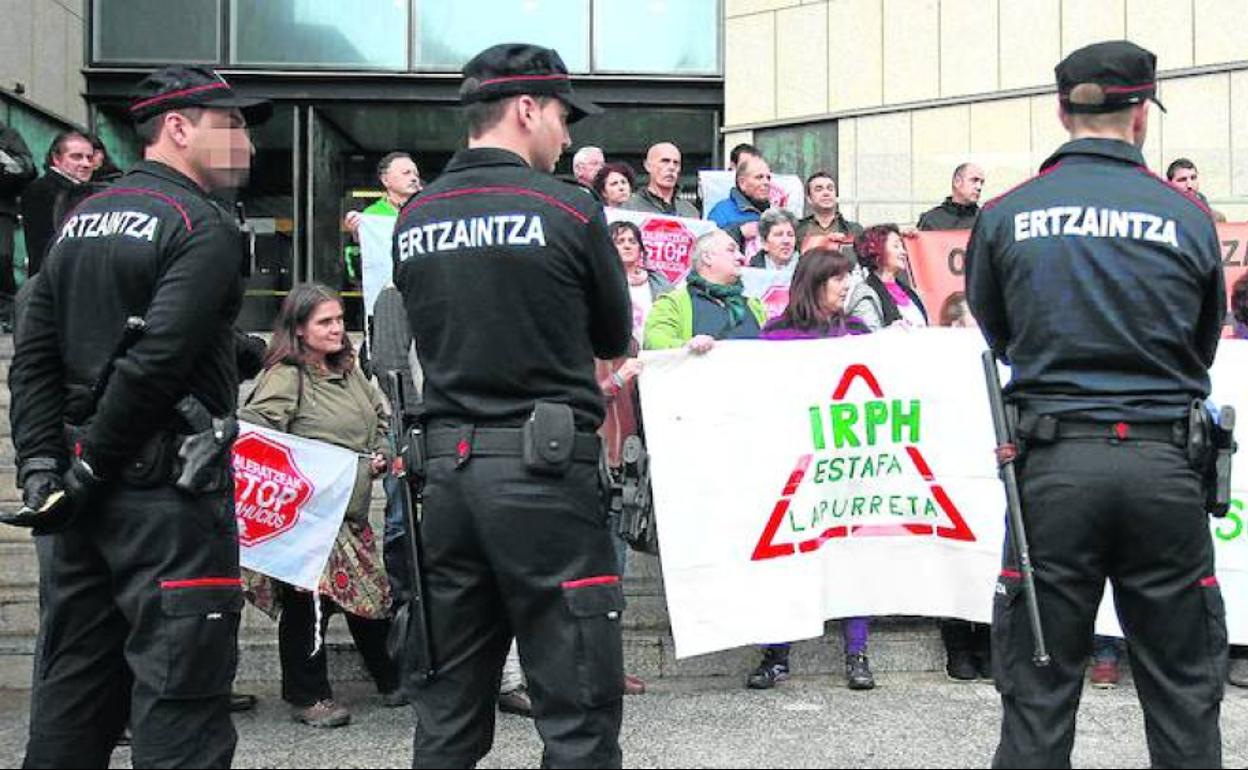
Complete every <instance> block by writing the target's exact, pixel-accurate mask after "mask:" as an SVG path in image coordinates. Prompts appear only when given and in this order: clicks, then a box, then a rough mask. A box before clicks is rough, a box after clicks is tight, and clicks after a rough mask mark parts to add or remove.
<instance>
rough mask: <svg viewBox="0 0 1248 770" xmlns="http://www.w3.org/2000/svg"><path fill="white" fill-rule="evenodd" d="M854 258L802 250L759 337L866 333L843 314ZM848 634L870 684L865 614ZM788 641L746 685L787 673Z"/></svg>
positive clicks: (856, 663) (852, 671) (862, 686)
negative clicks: (778, 309)
mask: <svg viewBox="0 0 1248 770" xmlns="http://www.w3.org/2000/svg"><path fill="white" fill-rule="evenodd" d="M852 269H853V260H852V259H850V258H849V257H848V256H847V255H845V254H842V253H841V252H839V251H830V250H827V249H815V250H814V251H810V252H807V253H806V254H803V255H802V258H801V260H800V261H799V262H798V263H797V269H796V271H795V272H794V273H793V282H792V283H791V284H790V285H789V305H788V307H786V308H785V309H784V312H783V313H781V314H780V315H779V316H777V317H776V318H773V319H772V320H771V321H770V322H768V324H767V326H765V327H764V328H763V333H762V335H761V336H760V339H764V340H798V339H807V340H808V339H823V338H825V337H844V336H846V335H850V334H867V333H869V332H870V331H871V330H870V328H868V327H867V325H866V324H864V323H863V322H862V321H860V320H858V319H857V318H854V317H852V316H846V315H845V297H846V295H847V294H848V292H849V280H850V272H851V271H852ZM841 634H842V635H843V637H844V639H845V682H846V684H847V685H848V686H849V689H851V690H870V689H872V688H873V687H875V677H874V676H873V675H872V674H871V667H870V665H869V664H868V662H867V635H868V620H867V618H845V619H843V620H842V621H841ZM789 647H790V645H789V643H788V642H784V643H781V644H767V645H763V659H762V661H760V662H759V664H758V666H757V668H755V669H754V671H753V672H751V673H750V676H749V678H748V679H747V680H746V683H745V684H746V687H749V688H750V689H752V690H766V689H770V688H772V687H775V686H776V684H777V683H778V682H783V681H784V680H786V679H788V678H789Z"/></svg>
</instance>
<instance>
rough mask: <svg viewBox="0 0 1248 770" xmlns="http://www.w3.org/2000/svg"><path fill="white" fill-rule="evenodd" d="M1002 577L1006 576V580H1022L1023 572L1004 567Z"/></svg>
mask: <svg viewBox="0 0 1248 770" xmlns="http://www.w3.org/2000/svg"><path fill="white" fill-rule="evenodd" d="M1001 577H1003V578H1005V579H1006V580H1022V579H1023V573H1021V572H1019V571H1017V570H1012V569H1003V570H1001Z"/></svg>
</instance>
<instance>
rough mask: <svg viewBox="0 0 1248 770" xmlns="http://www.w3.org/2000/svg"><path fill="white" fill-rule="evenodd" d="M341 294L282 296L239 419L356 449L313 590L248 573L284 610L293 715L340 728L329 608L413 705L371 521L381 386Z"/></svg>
mask: <svg viewBox="0 0 1248 770" xmlns="http://www.w3.org/2000/svg"><path fill="white" fill-rule="evenodd" d="M342 315H343V313H342V301H341V300H340V299H339V298H338V295H337V294H335V293H334V292H333V291H331V290H330V289H329V288H327V287H325V286H321V285H319V284H303V285H299V286H296V287H294V288H293V289H292V290H291V292H290V294H289V295H288V296H287V297H286V301H285V302H283V303H282V309H281V312H280V313H279V314H278V318H277V322H276V324H275V325H274V331H273V338H272V339H271V340H270V342H269V347H268V351H267V353H266V356H265V370H264V373H263V374H262V375H261V376H260V380H259V382H257V384H256V389H255V392H254V393H252V395H251V397H250V398H249V399H248V401H247V403H246V404H245V405H244V406H243V407H242V409H240V410H239V417H240V418H241V419H243V420H246V421H248V422H253V423H256V424H259V425H264V426H267V427H270V428H273V429H275V430H279V431H283V432H286V433H290V434H293V435H296V436H301V437H303V438H309V439H315V440H317V441H324V442H326V443H329V444H335V445H337V446H340V447H344V448H346V449H349V450H351V451H353V452H355V453H356V454H357V455H358V457H359V459H358V467H357V469H356V477H355V487H354V489H353V490H352V493H351V499H350V502H349V503H348V504H347V512H346V516H345V518H344V519H343V523H342V527H341V529H340V530H339V533H338V539H337V540H336V541H335V543H334V548H333V550H332V551H331V553H330V557H329V563H328V564H327V566H326V568H325V572H324V574H323V575H322V577H321V582H320V586H319V587H318V589H317V591H316V593H308V592H307V591H304V590H302V589H297V588H294V587H292V586H290V585H286V584H285V583H280V582H278V581H275V580H272V579H270V578H268V577H265V576H263V575H259V574H256V573H248V574H247V575H246V581H245V582H246V586H247V594H248V598H250V599H251V600H252V602H253V603H254V604H255V605H256V606H257V607H259V608H260V609H262V610H264V611H265V612H266V613H268V614H269V615H270V616H272V617H276V618H278V649H279V652H280V658H281V666H282V698H283V699H284V700H286V701H287V702H289V703H290V704H291V705H293V706H294V711H293V712H292V714H291V716H292V717H293V718H294V719H295V721H298V722H303V723H304V724H308V725H311V726H313V727H340V726H342V725H345V724H347V723H348V722H349V721H350V720H351V715H350V713H349V712H348V711H347V710H346V709H345V708H343V707H342V706H340V705H338V704H337V703H335V702H334V700H333V693H332V691H331V690H330V685H329V670H328V662H327V660H326V657H325V648H324V645H323V644H322V639H323V637H324V634H325V626H326V624H327V622H328V619H329V615H330V614H332V613H333V612H335V611H339V610H340V611H342V612H343V614H344V615H345V616H346V620H347V628H348V629H350V631H351V637H352V638H353V639H354V640H355V646H356V649H358V650H359V651H360V654H361V655H363V656H364V664H365V666H367V668H368V671H369V673H370V674H371V675H372V677H373V679H374V680H375V681H376V683H377V689H378V691H379V692H380V693H381V694H382V700H383V702H384V703H385V704H386V705H387V706H401V705H404V704H406V703H407V701H406V699H405V698H404V697H403V695H402V693H401V692H400V690H399V676H398V669H397V666H396V665H395V663H394V662H393V661H392V660H391V659H390V657H389V655H388V654H387V652H386V636H387V634H388V633H389V630H390V620H389V613H390V594H389V585H388V582H387V579H386V571H385V569H384V568H383V566H382V562H381V558H380V554H379V553H378V549H377V542H376V538H375V536H374V534H373V530H372V527H371V526H370V525H369V523H368V509H369V500H370V498H371V494H372V486H373V479H375V478H376V477H377V476H380V475H381V474H382V473H384V472H385V470H386V467H387V464H388V455H389V452H390V450H389V444H388V442H387V439H386V429H387V423H386V410H385V405H384V403H383V400H382V397H381V394H380V392H378V391H377V389H376V388H375V387H374V386H373V385H372V384H371V383H370V382H369V381H368V380H367V379H365V377H364V375H363V373H361V371H360V369H359V367H357V366H356V358H355V351H354V350H353V349H352V345H351V340H350V339H349V338H348V337H347V335H346V332H345V329H344V327H343V320H342Z"/></svg>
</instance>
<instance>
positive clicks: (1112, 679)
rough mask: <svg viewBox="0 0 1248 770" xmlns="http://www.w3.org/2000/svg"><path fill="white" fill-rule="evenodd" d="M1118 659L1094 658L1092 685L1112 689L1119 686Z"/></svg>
mask: <svg viewBox="0 0 1248 770" xmlns="http://www.w3.org/2000/svg"><path fill="white" fill-rule="evenodd" d="M1119 678H1120V677H1119V674H1118V661H1116V660H1093V661H1092V686H1093V687H1095V688H1097V689H1098V690H1112V689H1113V688H1115V687H1117V686H1118V679H1119Z"/></svg>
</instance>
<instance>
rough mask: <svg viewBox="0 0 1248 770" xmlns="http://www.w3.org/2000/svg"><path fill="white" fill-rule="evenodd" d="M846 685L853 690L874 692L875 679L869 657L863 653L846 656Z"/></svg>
mask: <svg viewBox="0 0 1248 770" xmlns="http://www.w3.org/2000/svg"><path fill="white" fill-rule="evenodd" d="M845 683H846V684H847V685H848V686H849V689H851V690H874V689H875V677H874V676H872V675H871V666H870V664H868V663H867V656H866V655H865V654H863V653H861V652H859V653H856V654H854V655H846V656H845Z"/></svg>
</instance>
